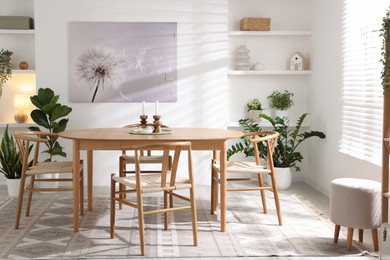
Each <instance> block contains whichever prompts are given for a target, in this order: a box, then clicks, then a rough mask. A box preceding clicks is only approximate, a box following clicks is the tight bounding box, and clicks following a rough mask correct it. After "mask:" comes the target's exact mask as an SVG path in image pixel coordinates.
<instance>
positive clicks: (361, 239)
mask: <svg viewBox="0 0 390 260" xmlns="http://www.w3.org/2000/svg"><path fill="white" fill-rule="evenodd" d="M359 242H360V243H363V229H361V228H360V229H359Z"/></svg>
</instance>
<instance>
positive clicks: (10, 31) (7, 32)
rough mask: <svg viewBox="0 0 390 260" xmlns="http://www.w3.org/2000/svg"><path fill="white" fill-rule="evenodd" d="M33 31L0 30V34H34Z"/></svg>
mask: <svg viewBox="0 0 390 260" xmlns="http://www.w3.org/2000/svg"><path fill="white" fill-rule="evenodd" d="M34 33H35V30H14V29H0V34H34Z"/></svg>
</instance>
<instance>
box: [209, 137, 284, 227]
mask: <svg viewBox="0 0 390 260" xmlns="http://www.w3.org/2000/svg"><path fill="white" fill-rule="evenodd" d="M245 136H246V137H248V138H249V139H248V141H249V142H250V143H251V144H252V145H253V151H254V156H255V162H247V161H228V162H227V169H226V172H227V182H228V183H229V182H251V183H252V182H253V181H255V182H256V185H255V186H249V185H246V186H240V187H227V191H253V190H259V191H260V195H261V200H262V204H263V210H264V213H267V204H266V197H265V192H264V191H266V190H269V191H271V192H273V193H274V200H275V205H276V212H277V215H278V220H279V225H282V213H281V211H280V203H279V194H278V187H277V183H276V179H275V170H274V162H273V158H272V155H273V152H274V147H275V144H276V141H277V138H278V137H279V133H278V132H275V131H261V132H249V133H245V134H244V137H245ZM260 143H262V144H263V145H264V146H263V147H264V148H265V149H264V150H265V153H266V155H265V160H266V162H265V165H261V164H260V155H259V151H260V149H259V145H260ZM262 150H263V149H262ZM260 152H261V151H260ZM233 174H234V177H233V176H232V175H233ZM244 174H245V176H240V175H244ZM250 174H252V176H251V175H250ZM263 174H269V175H270V177H271V179H272V186H269V185H266V184H265V183H264V182H263ZM253 175H256V176H255V177H254V176H253ZM219 178H220V164H219V162H218V161H216V160H212V181H211V213H212V214H213V213H214V211H216V210H217V205H218V183H219Z"/></svg>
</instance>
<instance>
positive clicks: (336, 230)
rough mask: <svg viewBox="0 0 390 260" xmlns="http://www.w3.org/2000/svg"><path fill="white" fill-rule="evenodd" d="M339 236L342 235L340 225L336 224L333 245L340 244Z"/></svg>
mask: <svg viewBox="0 0 390 260" xmlns="http://www.w3.org/2000/svg"><path fill="white" fill-rule="evenodd" d="M339 234H340V225H337V224H336V225H335V227H334V237H333V243H335V244H337V242H339Z"/></svg>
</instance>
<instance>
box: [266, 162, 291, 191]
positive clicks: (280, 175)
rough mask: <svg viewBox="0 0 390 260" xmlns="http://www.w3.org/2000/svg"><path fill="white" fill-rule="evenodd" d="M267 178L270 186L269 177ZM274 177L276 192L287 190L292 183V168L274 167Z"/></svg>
mask: <svg viewBox="0 0 390 260" xmlns="http://www.w3.org/2000/svg"><path fill="white" fill-rule="evenodd" d="M267 177H268V180H267V182H268V185H269V186H272V180H271V176H270V175H267ZM275 177H276V184H277V186H278V190H288V189H289V188H290V187H291V182H292V168H291V167H289V168H279V167H275Z"/></svg>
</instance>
